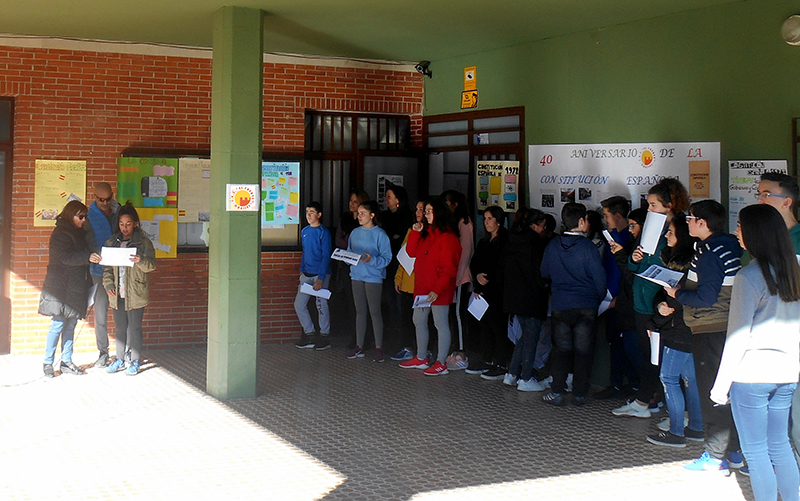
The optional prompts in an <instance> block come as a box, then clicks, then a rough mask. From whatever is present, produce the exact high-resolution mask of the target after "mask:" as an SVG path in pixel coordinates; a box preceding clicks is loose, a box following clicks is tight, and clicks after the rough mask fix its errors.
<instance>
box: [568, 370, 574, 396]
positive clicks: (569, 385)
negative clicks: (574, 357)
mask: <svg viewBox="0 0 800 501" xmlns="http://www.w3.org/2000/svg"><path fill="white" fill-rule="evenodd" d="M573 377H574V375H573V374H572V373H571V372H570V373H569V374H567V393H571V392H572V378H573Z"/></svg>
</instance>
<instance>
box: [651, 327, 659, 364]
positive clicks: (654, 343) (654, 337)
mask: <svg viewBox="0 0 800 501" xmlns="http://www.w3.org/2000/svg"><path fill="white" fill-rule="evenodd" d="M660 354H661V333H660V332H655V331H650V363H651V364H653V365H658V356H659V355H660Z"/></svg>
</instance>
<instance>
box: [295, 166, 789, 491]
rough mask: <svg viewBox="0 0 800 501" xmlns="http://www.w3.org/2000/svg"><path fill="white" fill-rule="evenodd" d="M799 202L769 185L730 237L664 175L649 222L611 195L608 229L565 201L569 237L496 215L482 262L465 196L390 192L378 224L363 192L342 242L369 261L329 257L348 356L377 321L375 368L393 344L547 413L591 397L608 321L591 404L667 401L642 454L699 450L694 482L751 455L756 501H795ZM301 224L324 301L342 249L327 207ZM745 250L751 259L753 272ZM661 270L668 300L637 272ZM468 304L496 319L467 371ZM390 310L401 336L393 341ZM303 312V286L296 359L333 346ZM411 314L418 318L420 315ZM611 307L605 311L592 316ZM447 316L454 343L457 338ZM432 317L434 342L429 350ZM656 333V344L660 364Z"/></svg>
mask: <svg viewBox="0 0 800 501" xmlns="http://www.w3.org/2000/svg"><path fill="white" fill-rule="evenodd" d="M799 199H800V193H798V185H797V182H796V180H795V179H794V178H793V177H791V176H787V175H785V174H779V173H767V174H764V175H763V176H762V178H761V181H760V184H759V187H758V194H757V196H756V201H757V202H758V203H757V204H753V205H751V206H748V207H746V208H744V209H742V211H741V212H740V215H739V226H738V228H737V229H736V234H735V236H734V235H730V234H728V233H727V232H726V231H725V228H726V225H727V220H728V212H727V210H726V209H725V208H724V207H723V206H722V205H721V204H720V203H719V202H717V201H714V200H701V201H697V202H694V203H691V204H690V202H689V197H688V193H687V191H686V188H685V187H684V186H683V185H682V184H681V183H680V182H679V181H678V180H676V179H671V178H665V179H663V180H661V182H659V183H658V184H656V185H654V186H652V187H651V189H650V190H649V192H648V196H647V208H646V210H645V209H644V208H642V209H636V210H633V211H629V209H630V207H629V202H628V201H627V200H626V199H625V198H623V197H618V196H617V197H611V198H609V199H607V200H604V201H603V202H602V211H603V213H602V216H601V215H600V214H599V213H597V212H595V211H588V210H587V209H586V207H585V206H584V205H582V204H578V203H567V204H565V206H564V207H563V210H562V213H561V219H562V222H563V227H564V229H565V231H563V232H562V233H561V234H555V233H554V229H555V220H554V219H553V218H552V216H550V215H548V214H546V213H544V212H542V211H541V210H538V209H535V208H530V209H529V208H523V209H520V210H519V211H518V212H517V214H516V215H515V217H514V221H513V224H512V225H511V227H510V229H508V230H506V228H505V225H504V223H505V219H506V217H505V213H504V211H503V210H502V209H501V208H499V207H489V208H487V209H486V210H485V211H484V212H483V214H482V216H483V224H484V230H485V232H484V236H483V237H482V238H481V239H480V240H479V241H478V243H477V245H476V246H475V248H474V251H473V247H472V239H473V226H472V221H471V220H470V217H469V211H468V210H467V206H466V199H465V197H464V196H463V194H460V193H458V192H452V191H449V192H445V193H444V194H443V196H442V197H438V198H433V199H430V200H425V201H420V202H418V203H417V204H416V206H415V209H416V210H415V213H414V214H412V213H411V211H410V209H409V208H408V207H407V195H406V192H405V190H404V189H403V188H402V187H400V186H390V187H389V188H388V189H387V196H386V204H387V208H386V210H385V211H383V212H380V210H379V207H378V205H377V203H376V202H374V201H369V200H367V197H366V194H364V193H363V192H361V191H357V190H355V191H353V192H352V193H351V198H350V211H349V212H348V213H345V214H344V215H343V216H342V221H341V222H340V225H339V227H338V228H337V232H336V239H335V240H336V241H335V244H336V245H337V247H341V248H346V249H347V250H348V251H351V252H354V253H356V254H360V255H361V259H360V260H359V261H358V263H357V264H355V265H353V266H349V270H347V268H346V267H345V266H343V265H341V264H340V263H338V262H337V266H339V273H338V275H340V278H341V275H342V273H341V272H342V271H343V270H346V276H347V278H348V279H349V282H350V290H351V291H352V292H351V293H352V299H353V305H354V310H355V318H356V339H355V344H354V346H353V348H352V349H351V350H350V352H349V353H348V355H347V357H348V358H351V359H354V358H361V357H364V355H365V350H364V342H365V333H366V327H367V315H368V314H369V316H371V318H372V328H373V334H374V337H375V348H374V352H373V360H374V361H376V362H383V361H384V354H383V347H384V346H385V345H386V344H391V345H392V346H390V348H391V349H392V350H393V351H394V349H397V350H398V351H397V353H396V354H395V355H393V356H392V357H391V358H392V359H394V360H398V361H400V367H402V368H405V369H422V370H423V371H424V373H425V374H426V375H432V376H434V375H442V374H447V373H448V372H449V370H454V369H466V372H467V373H470V374H480V375H481V377H482V378H484V379H490V380H492V379H498V380H499V379H502V380H503V381H504V383H506V384H508V385H511V386H515V387H516V388H517V389H518V390H520V391H545V394H544V395H543V397H542V398H543V400H544V402H546V403H548V404H551V405H555V406H563V405H566V403H567V402H568V397H569V394H570V393H571V397H570V398H569V401H571V403H572V404H573V405H576V406H581V405H584V404H586V402H587V397H588V396H589V390H590V376H591V370H592V366H593V364H594V362H595V361H594V354H595V349H594V348H595V346H594V342H595V337H596V332H597V326H598V320H599V319H603V318H604V319H605V322H606V329H605V330H606V338H607V341H608V344H609V351H610V376H611V377H610V379H611V384H610V386H608V387H607V388H605V389H603V390H602V391H600V392H598V393H596V394H595V395H593V397H594V398H619V399H622V398H625V397H632V398H631V400H630V401H629V402H628V403H627V404H625V405H623V406H621V407H619V408H616V409H614V410H613V411H612V412H613V414H614V415H616V416H621V417H638V418H649V417H650V416H651V415H652V410H656V411H657V410H658V407H659V406H660V405H661V404H660V402H661V401H662V400H664V401H665V402H666V406H667V409H668V411H669V416H670V417H669V418H667V419H665V420H663V421H662V422H661V423H659V426H658V427H659V432H657V433H655V434H652V435H649V436H648V437H647V440H648V441H649V442H651V443H653V444H656V445H664V446H672V447H683V446H685V443H686V440H697V441H704V443H705V452H704V453H703V455H702V456H701V457H700V458H699V459H698V460H696V461H694V462H692V463H690V464H688V465H686V468H687V469H689V470H696V471H707V470H724V469H728V468H729V467H741V466H742V465H743V463H742V459H741V453H740V452H739V450H740V449H741V451H743V452H744V456H745V458H746V459H747V462H748V467H749V473H750V475H751V482H752V486H753V491H754V493H755V496H756V499H759V500H761V499H770V500H772V499H775V498H776V496H777V492H778V491H780V493H781V495H782V497H783V499H785V500H789V499H798V485H799V484H800V479H799V478H798V467H797V460H796V458H795V455H794V453H793V451H792V446H791V443H790V435H789V415H790V412H793V413H795V414H796V416H795V419H794V422H795V423H797V425H798V426H796V427H795V428H794V429H793V430H792V436H793V437H795V439H800V392H795V388H796V386H797V381H798V375H799V374H800V266H798V261H797V256H796V255H797V254H800V225H798V224H797V219H796V218H795V203H796V202H797V201H798V200H799ZM648 213H660V214H663V215H665V216H666V218H665V219H666V224H665V226H664V228H663V230H662V232H661V238H660V240H659V242H658V245H657V248H656V250H655V252H653V253H652V254H648V253H645V252H644V249H643V248H642V246H641V245H640V238H641V231H642V227H643V226H644V224H645V221H646V219H647V214H648ZM306 218H307V220H308V222H309V226H307V227H306V228H304V230H303V248H304V252H303V260H302V264H301V270H300V271H301V282H303V281H306V282H313V283H314V287H315V288H322V287H325V286H326V284H327V283H329V282H330V279H331V261H330V255H331V250H332V245H333V243H332V242H331V236H330V233H329V232H328V230H327V229H325V228H324V226H322V225H321V209H320V206H319V204H316V203H314V202H312V203H311V204H309V206H308V208H307V210H306ZM662 219H663V218H662ZM353 221H356V223H355V224H353ZM603 222H605V227H606V229H607V232H606V233H605V234H606V236H605V237H604V236H603V234H604V232H603V226H604V225H603ZM608 237H610V238H608ZM312 242H313V243H312ZM403 246H404V247H405V249H404V252H406V253H407V254H408V256H410V257H411V258H416V261H415V264H414V267H413V271H412V272H411V273H409V272H408V271H407V270H405V269H404V268H403V266H398V265H397V261H398V260H397V254H398V252H400V251H401V247H403ZM745 251H746V252H747V254H748V256H749V259H750V263H749V264H747V265H746V266H743V265H742V258H743V255H744V252H745ZM654 264H655V265H659V266H662V267H665V268H668V269H671V270H674V271H678V272H680V273H681V274H682V275H683V278H682V279H681V280H680V283H679V285H678V286H676V287H662V286H661V285H658V284H656V283H654V282H651V281H649V280H647V279H645V278H643V277H642V276H640V274H642V272H644V271H645V270H647V269H648V268H649V267H650V266H651V265H654ZM387 284H389V285H388V286H387ZM472 295H480V296H482V297H483V299H485V300H486V302H487V303H488V309H487V310H486V312H485V313H484V314H483V316H482V317H481V319H480V329H479V336H478V339H476V340H473V341H472V343H471V345H470V346H467V348H468V349H469V350H470V353H475V354H476V355H474V356H472V357H471V358H472V360H471V361H469V363H467V357H466V355H465V354H464V352H463V348H464V346H463V339H462V338H461V332H462V321H464V320H465V319H463V318H462V317H463V309H464V306H466V304H467V303H468V299H469V298H470V296H472ZM382 297H383V298H384V301H385V302H386V303H388V308H386V310H387V311H388V314H389V315H393V316H394V315H396V321H395V319H394V318H393V320H392V322H391V323H392V325H393V326H398V327H399V328H398V329H397V331H396V335H394V336H393V337H394V339H391V340H388V341H390V342H389V343H387V340H385V339H384V337H383V334H384V329H383V321H382V311H381V299H382ZM308 299H309V297H308V296H307V295H305V294H303V293H301V292H299V291H298V296H297V300H296V302H295V307H296V309H297V312H298V316H299V317H300V319H301V323H302V324H303V329H304V330H303V333H302V336H301V340H300V341H299V342H298V343H297V346H298V347H300V348H316V349H318V350H321V349H327V348H329V347H330V342H329V341H328V339H327V335H328V334H330V315H329V312H328V310H327V305H326V304H325V300H322V299H319V298H318V299H317V306H318V312H319V318H320V331H321V332H319V333H318V334H316V333H315V329H314V325H313V322H311V319H310V316H309V315H308V312H307V310H306V308H307V306H306V305H307V302H308ZM609 300H610V302H609ZM415 301H416V302H420V301H421V302H423V303H425V304H424V307H414V308H412V304H413V303H414V302H415ZM604 301H605V302H606V303H608V304H607V306H609V307H608V309H607V311H606V312H605V313H600V312H602V311H603V309H604V308H601V304H603V303H604ZM454 303H455V307H454V308H451V305H453V304H454ZM451 311H452V312H454V313H455V314H456V323H457V324H458V332H459V343H458V344H456V343H453V342H451V330H450V325H451V321H450V318H449V316H450V313H451ZM430 315H432V316H433V323H434V325H435V327H436V331H437V338H438V343H437V345H438V346H436V347H432V348H429V325H428V317H429V316H430ZM412 326H413V327H412ZM412 333H416V336H413V334H412ZM655 333H658V337H654V334H655ZM651 337H652V338H653V339H660V341H658V342H660V345H659V346H658V347H657V351H656V354H657V356H656V357H655V358H656V360H651ZM511 339H513V340H514V341H511ZM413 341H416V347H414V342H413ZM468 344H469V343H468ZM551 346H552V347H551ZM448 353H451V355H450V356H448ZM548 358H549V359H550V361H549V364H548V365H549V371H547V369H546V368H545V367H546V364H547V362H548ZM546 371H547V372H549V374H550V376H549V377H545V376H546V375H547V372H546ZM625 382H627V385H625V384H624V383H625ZM796 393H797V394H798V395H797V396H795V394H796ZM793 398H796V399H797V401H796V405H794V406H792V400H793ZM687 413H688V418H685V417H684V416H685V414H687Z"/></svg>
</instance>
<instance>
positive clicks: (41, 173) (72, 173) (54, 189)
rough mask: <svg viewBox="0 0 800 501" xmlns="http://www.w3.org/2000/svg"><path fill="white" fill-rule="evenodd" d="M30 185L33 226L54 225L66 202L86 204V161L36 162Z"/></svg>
mask: <svg viewBox="0 0 800 501" xmlns="http://www.w3.org/2000/svg"><path fill="white" fill-rule="evenodd" d="M33 184H34V191H33V193H34V194H33V225H34V226H55V224H56V216H58V213H59V212H61V209H63V208H64V206H65V205H67V202H69V201H70V200H80V201H81V202H84V203H85V201H86V161H85V160H36V163H35V171H34V178H33Z"/></svg>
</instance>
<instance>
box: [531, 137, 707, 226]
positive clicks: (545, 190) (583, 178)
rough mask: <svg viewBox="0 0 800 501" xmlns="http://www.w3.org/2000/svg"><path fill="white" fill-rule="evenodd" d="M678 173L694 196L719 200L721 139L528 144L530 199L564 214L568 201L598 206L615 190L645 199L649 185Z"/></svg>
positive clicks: (635, 200) (634, 203)
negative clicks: (706, 141)
mask: <svg viewBox="0 0 800 501" xmlns="http://www.w3.org/2000/svg"><path fill="white" fill-rule="evenodd" d="M665 177H672V178H677V179H678V180H680V181H681V182H682V183H683V185H684V186H686V189H687V190H688V191H689V196H690V197H691V198H692V199H693V200H695V201H696V200H702V199H705V198H713V199H715V200H720V196H721V191H720V145H719V143H619V144H584V145H577V144H552V145H530V146H529V147H528V185H529V194H530V205H531V206H532V207H539V208H542V209H543V210H544V211H545V212H549V213H551V214H553V215H554V216H555V217H556V219H557V220H559V221H560V219H561V209H562V207H563V206H564V204H565V203H567V202H579V203H582V204H584V205H585V206H586V207H587V208H588V209H595V210H599V209H600V202H601V201H602V200H604V199H606V198H608V197H611V196H613V195H621V196H624V197H625V198H627V199H629V200H630V201H631V208H634V209H635V208H638V207H643V206H646V205H647V191H648V190H649V189H650V187H651V186H653V185H654V184H657V183H658V182H659V181H661V179H663V178H665Z"/></svg>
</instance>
